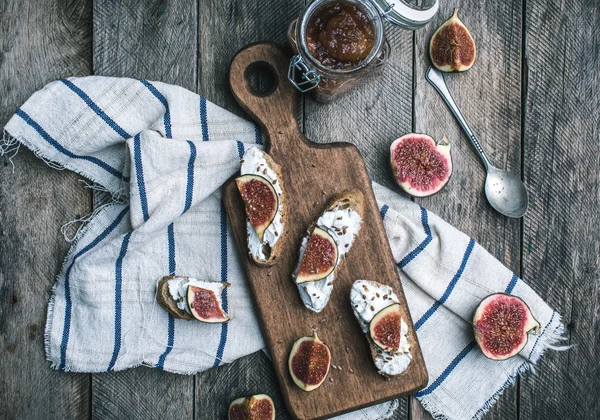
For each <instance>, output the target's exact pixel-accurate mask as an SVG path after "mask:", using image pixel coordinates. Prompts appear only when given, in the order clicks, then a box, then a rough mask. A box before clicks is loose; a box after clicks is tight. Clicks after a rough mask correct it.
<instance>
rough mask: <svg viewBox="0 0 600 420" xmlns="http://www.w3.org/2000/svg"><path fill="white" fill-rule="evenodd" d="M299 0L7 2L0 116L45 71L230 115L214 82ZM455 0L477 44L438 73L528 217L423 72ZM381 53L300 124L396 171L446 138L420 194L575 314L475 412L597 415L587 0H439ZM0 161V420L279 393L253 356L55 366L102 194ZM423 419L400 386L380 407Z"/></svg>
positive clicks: (595, 105) (65, 177) (599, 213)
mask: <svg viewBox="0 0 600 420" xmlns="http://www.w3.org/2000/svg"><path fill="white" fill-rule="evenodd" d="M303 5H304V1H302V0H300V1H295V0H268V1H267V0H244V1H241V0H219V1H214V0H197V1H193V0H154V1H114V0H95V1H92V0H78V1H64V0H63V1H61V0H39V1H34V0H2V1H1V2H0V104H1V108H0V124H2V125H4V124H5V123H6V122H7V121H8V119H9V118H10V116H11V115H12V114H13V113H14V112H15V111H16V109H17V108H18V107H19V106H20V105H21V104H22V103H23V102H24V101H25V100H26V99H27V98H28V97H29V96H30V95H31V94H32V93H33V92H35V91H36V90H38V89H40V88H41V87H43V86H44V85H45V84H46V83H48V82H50V81H52V80H55V79H58V78H61V77H66V76H83V75H89V74H97V75H106V76H128V77H134V78H144V79H150V80H160V81H163V82H167V83H174V84H178V85H181V86H183V87H185V88H188V89H190V90H192V91H196V92H199V93H201V94H203V95H204V96H205V97H206V98H207V99H209V100H211V101H213V102H214V103H216V104H218V105H220V106H222V107H225V108H227V109H229V110H232V111H233V112H235V113H238V114H240V115H243V112H242V111H241V109H240V108H239V107H238V106H237V104H236V103H235V101H234V99H233V97H232V95H231V93H230V92H229V88H228V86H227V82H226V74H227V69H228V67H229V63H230V60H231V59H232V57H233V55H234V53H235V52H236V51H237V50H239V49H240V48H242V47H243V46H245V45H246V44H248V43H250V42H254V41H260V40H270V41H275V42H278V43H281V44H283V43H284V42H285V31H286V28H287V25H288V23H289V22H290V21H291V20H293V19H294V18H295V17H296V16H298V14H299V12H300V10H301V9H302V7H303ZM455 6H458V7H460V16H461V18H462V19H463V21H464V22H465V23H466V24H467V25H468V27H469V28H470V29H471V32H472V34H473V37H474V38H475V41H476V43H477V48H478V57H477V61H476V63H475V66H474V67H473V69H471V70H470V71H469V72H468V73H466V74H461V75H451V76H450V77H448V84H449V85H450V88H451V90H452V91H453V92H454V94H455V97H456V100H457V102H458V103H459V105H460V106H461V107H462V109H463V111H464V113H465V114H466V117H467V119H468V120H469V121H470V122H471V125H472V127H473V129H474V131H475V132H476V133H478V134H479V136H480V138H481V140H482V142H483V144H484V146H485V148H486V149H487V150H488V151H489V153H490V156H491V158H492V160H493V162H496V163H497V164H498V165H499V166H500V167H504V168H507V169H509V170H511V171H514V172H516V173H520V174H521V176H522V177H523V179H524V180H525V183H526V185H527V187H528V188H529V193H530V208H529V211H528V212H527V214H526V216H525V217H524V218H523V219H522V220H511V219H507V218H505V217H502V216H500V215H499V214H498V213H495V212H494V211H493V210H492V209H491V208H490V206H489V205H488V204H487V202H486V201H485V198H484V195H483V188H482V187H483V180H484V173H483V169H482V166H481V164H480V163H479V161H478V158H477V156H476V154H475V152H474V150H473V149H472V148H471V146H470V145H469V144H468V142H467V139H466V138H465V136H464V135H463V134H462V133H461V131H460V129H459V127H458V125H457V124H456V122H455V121H454V119H453V118H452V116H451V115H450V113H449V112H448V110H447V109H446V106H445V105H444V104H443V102H442V100H441V98H440V97H439V96H438V94H437V93H436V92H435V91H434V90H433V88H432V87H431V86H429V85H428V83H427V82H426V81H425V78H424V75H425V70H426V68H427V63H428V57H427V55H428V54H427V46H428V40H429V37H430V36H431V34H432V33H433V31H434V30H435V28H436V27H437V25H438V24H440V23H441V22H442V21H443V20H444V19H445V18H446V17H448V16H449V15H450V14H451V10H452V9H453V8H454V7H455ZM387 33H388V37H389V40H390V44H391V46H392V48H393V56H392V59H391V62H390V63H389V65H388V66H387V68H386V69H385V71H384V73H383V74H382V75H381V77H379V78H378V79H376V80H373V81H371V82H370V83H368V84H366V85H364V86H362V87H360V88H358V89H356V90H355V91H353V92H352V93H351V94H349V95H348V96H346V97H344V98H343V99H340V100H339V101H337V102H335V103H333V104H330V105H319V104H317V103H315V102H314V101H313V100H312V99H310V98H304V99H303V100H302V102H301V104H300V106H299V109H298V119H299V122H300V124H301V127H302V128H303V130H304V132H305V134H306V136H307V137H308V138H310V139H313V140H316V141H322V142H330V141H350V142H352V143H354V144H356V145H357V146H358V147H359V149H360V150H361V151H362V153H363V155H364V156H365V160H366V162H367V167H368V169H369V171H370V175H371V177H372V178H373V180H375V181H377V182H379V183H382V184H384V185H388V186H391V185H392V181H391V178H390V174H389V170H388V166H387V158H388V146H389V144H390V142H391V141H392V140H394V139H395V138H397V137H398V136H399V135H401V134H404V133H407V132H410V131H417V132H426V133H428V134H430V135H432V136H433V137H434V138H440V137H441V136H443V135H447V136H448V137H449V138H450V139H451V140H452V141H453V142H454V153H453V156H454V164H455V169H454V174H453V177H452V180H451V181H450V183H449V184H448V186H447V187H446V188H445V189H444V190H443V191H442V192H441V193H440V194H438V195H436V196H434V197H432V198H428V199H420V200H418V203H419V204H422V205H423V206H426V207H427V208H429V209H431V210H432V211H434V212H436V213H437V214H439V215H440V216H442V217H443V218H445V219H446V220H447V221H449V222H450V223H452V224H454V225H455V226H456V227H458V228H459V229H462V230H463V231H465V232H466V233H468V234H469V235H471V236H472V237H473V238H475V239H476V240H477V241H479V243H481V244H482V245H483V246H484V247H486V248H487V249H488V250H489V251H490V252H491V253H492V254H493V255H495V256H496V257H497V258H498V259H500V260H501V261H503V262H504V263H505V264H506V265H507V266H508V267H509V268H510V269H512V270H514V271H515V272H516V273H520V275H521V276H522V277H523V278H524V279H525V280H526V281H527V282H528V284H529V285H530V286H531V287H533V289H534V290H536V291H537V292H538V293H539V294H540V295H541V296H543V297H544V298H545V299H546V300H547V302H548V303H549V304H550V305H551V306H553V307H554V308H555V309H557V310H558V311H559V312H560V313H561V314H562V315H563V317H564V320H565V322H566V323H567V324H568V327H569V334H568V336H569V342H570V343H571V344H574V347H573V348H572V349H571V350H570V351H568V352H560V353H557V352H550V353H548V354H547V355H546V356H545V357H544V358H543V359H542V362H541V364H540V367H539V369H538V373H537V375H526V376H525V377H523V378H521V379H519V380H518V382H517V385H516V386H515V387H512V388H510V389H508V390H506V391H505V393H504V394H503V395H502V397H501V398H500V400H499V402H498V403H497V404H496V405H495V406H494V407H493V408H492V410H491V411H490V413H489V414H488V415H487V416H486V418H489V419H491V418H499V419H516V418H521V419H570V418H573V419H595V418H600V403H599V401H600V391H599V390H600V333H599V331H600V302H599V299H600V290H599V289H600V288H599V277H600V276H599V274H600V273H599V271H600V270H599V262H598V260H599V254H600V210H599V207H600V191H599V185H600V182H599V177H600V175H599V174H600V2H599V1H598V0H571V1H565V0H521V1H519V0H514V1H497V0H481V1H478V2H474V1H467V0H453V1H450V0H441V9H440V13H439V14H438V16H437V17H436V18H435V19H434V21H433V22H432V23H431V24H430V25H429V26H427V27H425V28H424V29H421V30H419V31H417V32H409V31H404V30H401V29H399V28H393V27H388V28H387ZM13 162H14V165H15V167H14V171H13V167H12V165H11V163H10V162H9V161H8V159H6V157H4V158H0V230H1V236H0V418H7V419H64V418H89V417H93V418H97V419H143V420H148V419H167V418H178V419H179V418H181V419H184V418H186V419H189V418H195V419H218V418H224V416H225V413H226V407H227V405H228V403H229V401H230V400H232V399H233V398H234V397H238V396H240V395H244V394H250V393H259V392H266V393H268V394H270V395H271V396H273V397H274V400H275V401H276V405H277V408H278V410H279V415H278V418H281V419H284V418H289V416H288V415H287V413H285V410H284V408H283V406H282V403H281V399H280V396H279V394H278V390H277V384H276V381H275V377H274V373H273V370H272V368H271V366H270V363H269V361H268V359H267V358H266V357H265V356H264V355H263V354H262V353H260V352H259V353H256V354H254V355H251V356H248V357H246V358H244V359H241V360H238V361H236V362H235V363H233V364H231V365H228V366H223V367H219V368H216V369H212V370H210V371H208V372H205V373H203V374H198V375H195V376H181V375H174V374H169V373H164V372H161V371H159V370H157V369H148V368H138V369H132V370H129V371H125V372H119V373H109V374H93V375H90V374H72V373H63V372H56V371H53V370H51V369H50V366H49V363H48V362H47V361H46V360H45V357H44V345H43V343H44V337H43V330H44V324H45V316H46V307H47V303H48V297H49V293H50V289H51V287H52V284H53V283H54V279H55V276H56V275H57V273H58V272H59V269H60V266H61V264H62V261H63V258H64V256H65V253H66V251H67V249H68V247H69V246H68V244H67V243H66V242H65V241H64V239H63V237H62V235H61V234H60V232H59V229H60V227H61V225H63V224H64V223H65V222H67V221H69V220H72V219H75V218H77V217H80V216H82V215H85V214H87V213H89V212H90V211H91V210H92V209H93V208H94V206H97V205H98V203H99V202H100V201H101V200H102V197H101V196H94V195H93V194H92V192H91V191H90V190H89V189H86V188H84V186H83V184H81V183H80V182H78V180H79V179H80V177H79V176H77V175H76V174H74V173H71V172H68V171H62V172H61V171H57V170H54V169H51V168H49V167H47V166H46V165H45V164H44V163H43V162H42V161H41V160H39V159H37V158H35V156H34V155H33V153H31V152H29V151H27V150H24V148H22V149H21V151H20V153H19V154H18V155H17V156H16V157H15V158H14V160H13ZM409 418H410V419H428V418H430V416H429V415H428V414H427V413H426V412H425V411H424V410H423V409H422V408H421V406H420V405H419V403H418V402H417V401H416V400H415V399H414V398H405V399H402V400H401V401H400V407H399V409H398V410H397V411H396V413H395V415H394V419H409Z"/></svg>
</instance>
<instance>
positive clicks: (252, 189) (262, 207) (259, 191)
mask: <svg viewBox="0 0 600 420" xmlns="http://www.w3.org/2000/svg"><path fill="white" fill-rule="evenodd" d="M235 183H236V184H237V187H238V189H239V190H240V194H241V195H242V199H243V200H244V203H245V207H246V214H247V215H248V219H249V220H250V224H251V225H252V227H254V230H255V231H256V234H257V235H258V239H259V240H260V241H261V242H262V241H263V235H264V233H265V230H267V228H268V227H269V226H270V225H271V223H272V222H273V219H275V215H276V214H277V208H278V207H279V197H278V196H277V193H276V192H275V188H273V185H272V184H271V183H270V182H269V181H268V180H267V179H265V178H263V177H262V176H260V175H242V176H240V177H239V178H236V180H235Z"/></svg>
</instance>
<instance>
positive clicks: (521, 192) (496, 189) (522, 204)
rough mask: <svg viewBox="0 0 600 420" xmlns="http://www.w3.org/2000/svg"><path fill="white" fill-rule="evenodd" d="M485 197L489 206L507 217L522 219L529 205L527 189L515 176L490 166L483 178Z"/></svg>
mask: <svg viewBox="0 0 600 420" xmlns="http://www.w3.org/2000/svg"><path fill="white" fill-rule="evenodd" d="M485 196H486V197H487V200H488V202H489V203H490V205H491V206H492V207H493V208H494V209H495V210H496V211H498V212H499V213H502V214H503V215H505V216H508V217H515V218H519V217H523V215H524V214H525V212H526V211H527V206H528V205H529V196H528V194H527V189H526V188H525V185H524V184H523V182H522V181H521V179H520V178H519V177H517V176H516V175H514V174H512V173H510V172H508V171H504V170H502V169H498V168H496V167H494V166H490V167H489V168H488V171H487V176H486V177H485Z"/></svg>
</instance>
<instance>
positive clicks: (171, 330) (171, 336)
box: [156, 223, 177, 370]
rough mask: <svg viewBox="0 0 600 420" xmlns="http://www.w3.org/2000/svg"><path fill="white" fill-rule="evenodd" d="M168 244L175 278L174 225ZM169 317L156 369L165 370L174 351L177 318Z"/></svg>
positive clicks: (171, 273)
mask: <svg viewBox="0 0 600 420" xmlns="http://www.w3.org/2000/svg"><path fill="white" fill-rule="evenodd" d="M167 243H168V248H169V275H171V276H174V275H175V270H176V268H177V267H176V264H175V231H174V225H173V223H171V224H170V225H169V226H168V227H167ZM167 315H168V317H169V318H168V319H169V323H168V327H167V328H168V332H167V347H166V348H165V351H164V352H163V354H161V355H160V357H159V358H158V363H157V364H156V367H157V368H159V369H161V370H162V369H164V367H165V359H166V358H167V356H168V355H169V353H171V350H173V343H174V342H175V318H173V315H171V314H170V313H168V314H167Z"/></svg>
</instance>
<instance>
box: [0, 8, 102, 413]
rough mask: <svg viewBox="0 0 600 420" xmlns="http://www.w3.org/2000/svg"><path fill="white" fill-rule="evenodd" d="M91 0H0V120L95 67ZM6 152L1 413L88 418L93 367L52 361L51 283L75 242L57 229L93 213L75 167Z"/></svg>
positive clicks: (0, 199)
mask: <svg viewBox="0 0 600 420" xmlns="http://www.w3.org/2000/svg"><path fill="white" fill-rule="evenodd" d="M91 19H92V10H91V4H90V3H89V2H70V3H69V4H66V3H65V2H61V1H53V0H48V1H39V2H22V1H13V0H6V1H2V2H0V104H1V106H0V124H1V125H2V126H4V125H5V124H6V122H7V121H8V119H9V118H10V117H11V116H12V115H13V113H14V112H15V111H16V110H17V109H18V107H19V106H20V105H21V104H22V103H23V102H25V100H26V99H27V98H28V97H29V96H30V95H31V94H33V93H34V92H35V91H37V90H39V89H41V88H42V87H43V86H44V85H45V84H46V83H49V82H51V81H53V80H55V79H58V78H61V77H67V76H72V75H85V74H89V73H90V71H91ZM13 162H14V165H15V167H14V171H13V167H12V165H11V163H10V162H9V161H8V159H7V158H6V157H4V158H0V180H1V181H0V418H3V419H41V418H44V419H69V418H87V415H88V405H89V375H87V374H65V373H63V372H57V371H55V370H52V369H50V363H49V362H47V361H46V360H45V353H44V328H45V325H46V310H47V306H48V299H49V297H50V289H51V287H52V285H53V284H54V280H55V278H56V275H57V274H58V272H59V270H60V268H61V265H62V261H63V258H64V256H65V254H66V252H67V249H68V248H69V245H68V244H67V243H66V242H65V241H64V239H63V237H62V235H61V233H60V227H61V225H63V224H64V223H66V222H67V221H69V220H72V219H75V218H77V217H80V216H83V215H84V214H86V213H88V212H89V211H90V203H91V201H90V195H89V193H88V192H87V191H86V190H85V189H83V188H82V187H81V184H79V183H78V182H77V180H78V179H79V178H80V177H79V176H77V175H76V174H74V173H71V172H66V171H65V172H59V171H56V170H54V169H51V168H49V167H47V166H46V165H45V164H44V163H43V162H42V161H41V160H40V159H37V158H36V157H35V156H34V155H33V153H31V152H30V151H28V150H26V148H25V147H21V151H20V152H19V154H18V155H16V156H15V157H14V159H13Z"/></svg>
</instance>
